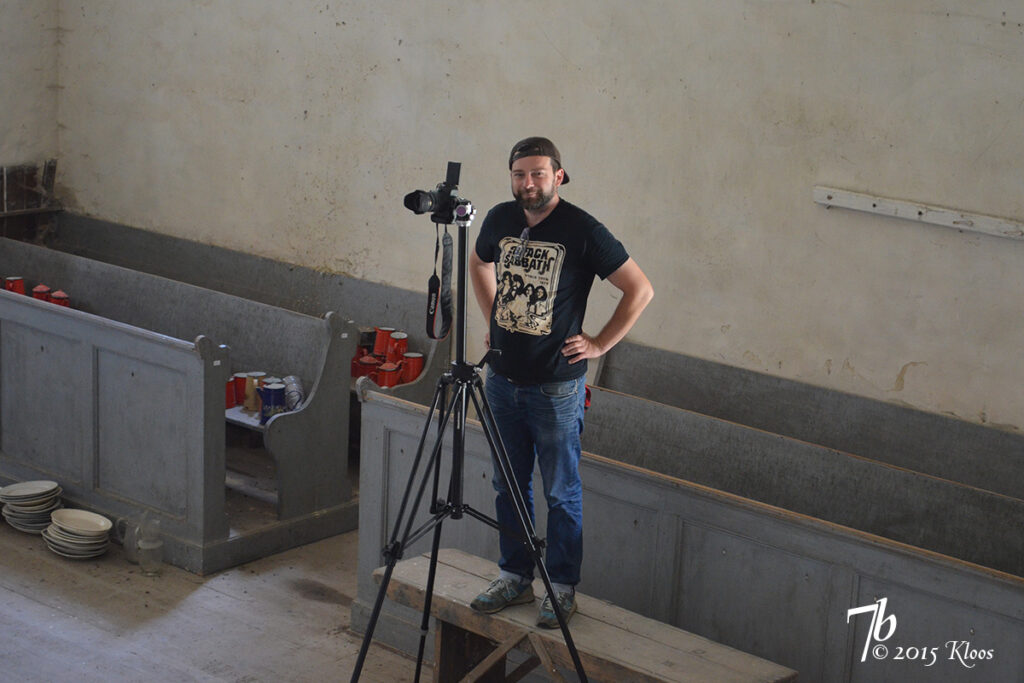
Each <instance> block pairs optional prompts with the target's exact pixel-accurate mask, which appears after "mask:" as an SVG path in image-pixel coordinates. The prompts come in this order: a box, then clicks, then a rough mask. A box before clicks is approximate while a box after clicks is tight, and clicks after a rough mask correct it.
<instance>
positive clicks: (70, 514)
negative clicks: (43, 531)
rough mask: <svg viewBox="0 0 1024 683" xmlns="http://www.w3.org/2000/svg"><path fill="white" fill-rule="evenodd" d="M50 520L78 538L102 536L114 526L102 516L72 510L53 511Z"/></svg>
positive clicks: (86, 511) (85, 511)
mask: <svg viewBox="0 0 1024 683" xmlns="http://www.w3.org/2000/svg"><path fill="white" fill-rule="evenodd" d="M50 518H51V519H52V520H53V523H54V524H56V525H57V526H59V527H60V528H61V529H64V530H65V531H70V532H71V533H73V534H79V535H80V536H104V535H106V534H107V533H108V532H109V531H110V528H111V527H112V526H114V525H113V524H112V523H111V521H110V520H109V519H107V518H106V517H104V516H103V515H97V514H96V513H95V512H89V511H88V510H76V509H73V508H71V509H69V508H64V509H61V510H54V511H53V513H52V514H51V515H50Z"/></svg>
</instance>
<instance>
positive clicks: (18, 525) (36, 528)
mask: <svg viewBox="0 0 1024 683" xmlns="http://www.w3.org/2000/svg"><path fill="white" fill-rule="evenodd" d="M4 519H6V520H7V523H8V524H10V525H11V526H13V527H14V528H15V529H17V530H18V531H24V532H25V533H27V534H36V535H39V534H41V533H43V529H45V528H46V526H47V525H46V524H23V523H22V522H19V521H18V520H16V519H10V518H9V517H7V516H6V515H5V516H4Z"/></svg>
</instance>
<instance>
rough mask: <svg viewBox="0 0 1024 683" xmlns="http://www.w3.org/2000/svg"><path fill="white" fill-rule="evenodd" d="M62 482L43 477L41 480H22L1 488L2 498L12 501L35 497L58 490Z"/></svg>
mask: <svg viewBox="0 0 1024 683" xmlns="http://www.w3.org/2000/svg"><path fill="white" fill-rule="evenodd" d="M58 488H60V484H58V483H57V482H55V481H48V480H45V479H41V480H39V481H21V482H18V483H17V484H11V485H10V486H4V487H3V488H0V500H4V501H5V502H8V503H9V502H11V500H12V499H13V500H18V499H22V498H34V497H36V496H43V495H46V494H49V493H51V492H53V491H56V490H57V489H58Z"/></svg>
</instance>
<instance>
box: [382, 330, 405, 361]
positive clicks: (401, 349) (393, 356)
mask: <svg viewBox="0 0 1024 683" xmlns="http://www.w3.org/2000/svg"><path fill="white" fill-rule="evenodd" d="M408 350H409V335H407V334H406V333H405V332H392V333H391V337H390V338H389V339H388V350H387V354H386V357H385V359H384V360H386V361H387V362H389V363H394V364H395V365H398V364H399V363H401V362H402V356H403V355H404V354H405V352H406V351H408Z"/></svg>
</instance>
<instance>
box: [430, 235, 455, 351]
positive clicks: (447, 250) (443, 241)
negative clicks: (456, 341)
mask: <svg viewBox="0 0 1024 683" xmlns="http://www.w3.org/2000/svg"><path fill="white" fill-rule="evenodd" d="M434 228H435V229H436V230H437V239H436V240H435V242H434V274H433V275H431V276H430V280H429V281H428V282H427V336H428V337H430V338H431V339H444V338H445V337H447V336H448V330H450V329H451V326H452V236H451V235H449V234H448V226H447V225H446V226H444V237H441V230H440V226H438V225H437V224H436V223H435V224H434ZM442 247H443V253H442V254H441V277H440V278H438V277H437V255H438V253H439V252H441V251H442ZM438 309H440V314H441V329H440V331H438V329H437V314H438V312H439V311H438Z"/></svg>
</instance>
